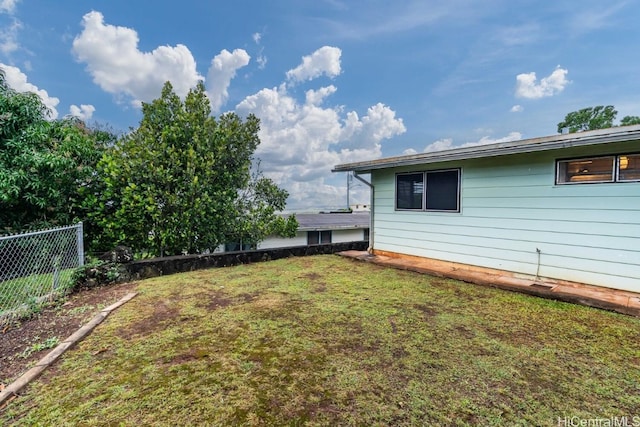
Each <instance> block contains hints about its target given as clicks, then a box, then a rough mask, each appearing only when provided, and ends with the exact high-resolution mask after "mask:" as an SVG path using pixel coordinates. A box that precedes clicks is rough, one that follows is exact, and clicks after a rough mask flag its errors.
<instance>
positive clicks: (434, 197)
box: [426, 169, 460, 212]
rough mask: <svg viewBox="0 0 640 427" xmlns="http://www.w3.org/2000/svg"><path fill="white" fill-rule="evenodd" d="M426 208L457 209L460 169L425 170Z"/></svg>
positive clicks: (435, 209) (437, 209) (430, 209)
mask: <svg viewBox="0 0 640 427" xmlns="http://www.w3.org/2000/svg"><path fill="white" fill-rule="evenodd" d="M426 175H427V210H428V211H456V212H457V211H458V210H459V208H458V181H459V179H458V178H459V175H460V171H458V170H457V169H456V170H447V171H437V172H427V173H426Z"/></svg>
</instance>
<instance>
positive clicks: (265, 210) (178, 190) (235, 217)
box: [93, 82, 295, 256]
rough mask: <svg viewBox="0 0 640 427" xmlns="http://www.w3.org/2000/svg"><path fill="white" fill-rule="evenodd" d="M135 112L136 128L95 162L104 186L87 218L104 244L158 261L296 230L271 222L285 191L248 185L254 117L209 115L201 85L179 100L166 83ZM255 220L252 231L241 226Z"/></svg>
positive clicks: (260, 183) (256, 122)
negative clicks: (139, 112)
mask: <svg viewBox="0 0 640 427" xmlns="http://www.w3.org/2000/svg"><path fill="white" fill-rule="evenodd" d="M142 112H143V118H142V120H141V122H140V125H139V127H138V128H137V129H135V130H133V131H132V132H131V133H129V134H128V135H125V136H124V137H123V138H121V139H120V140H119V141H118V143H117V144H116V146H115V147H113V149H111V150H109V151H108V152H107V153H106V154H105V156H104V157H103V159H102V160H101V162H100V164H99V170H100V174H101V176H102V177H103V179H104V186H105V188H104V191H102V192H101V194H99V195H96V197H97V202H98V203H97V204H98V205H99V206H100V208H99V209H98V210H97V211H96V212H95V213H94V215H93V217H94V218H95V219H96V221H97V222H98V223H99V224H100V226H101V227H102V228H103V229H104V230H105V233H104V235H103V237H104V242H105V243H106V242H109V243H111V244H115V243H120V244H126V245H128V246H130V247H132V248H133V249H134V250H135V251H136V252H143V253H146V254H148V255H160V256H162V255H176V254H180V253H185V252H186V253H199V252H202V251H205V250H209V249H214V248H216V247H217V246H218V245H219V244H221V243H225V242H227V241H229V240H230V239H234V240H236V239H238V238H240V239H242V238H244V239H245V240H247V239H249V240H254V241H256V242H257V241H259V240H261V239H263V238H264V237H265V236H266V235H267V234H270V233H271V232H273V231H276V232H277V231H283V232H286V233H288V235H292V233H291V228H293V232H295V227H288V228H287V227H284V229H282V230H280V229H278V227H279V226H281V225H282V224H281V222H280V221H278V220H276V219H275V210H279V209H282V208H284V202H285V200H286V197H287V193H286V192H285V191H284V190H281V189H278V188H277V186H275V185H274V184H273V182H271V181H270V180H267V179H266V178H262V177H261V178H260V179H261V180H260V181H258V182H254V181H252V175H251V172H250V171H251V165H252V160H253V153H254V151H255V150H256V147H257V146H258V144H259V142H260V140H259V138H258V130H259V120H258V119H257V118H256V117H255V116H253V115H250V116H248V117H247V118H246V119H245V120H242V119H241V118H240V117H239V116H237V115H236V114H233V113H227V114H223V115H222V116H220V117H219V118H218V119H216V118H214V117H212V116H211V107H210V103H209V99H208V98H207V96H206V94H205V88H204V85H203V84H202V82H201V83H199V84H198V85H197V86H196V87H195V88H194V89H192V90H191V91H190V92H189V93H188V95H187V96H186V98H185V100H184V101H182V100H181V99H180V97H178V96H177V95H176V94H175V92H174V91H173V87H172V86H171V84H170V83H169V82H167V83H166V84H165V85H164V87H163V89H162V93H161V96H160V98H158V99H156V100H154V101H152V102H151V103H144V104H143V106H142ZM263 190H264V191H263ZM247 195H249V196H248V197H249V199H251V200H252V201H255V202H257V204H256V205H255V206H258V209H257V213H256V212H255V210H253V209H247V206H248V205H251V203H250V202H249V203H248V202H245V201H244V198H243V197H244V196H247ZM260 206H261V207H260ZM254 214H255V215H254ZM252 215H253V217H252ZM256 217H260V218H259V219H257V221H258V223H259V224H260V225H259V226H258V227H253V226H252V227H250V226H248V225H246V224H248V223H252V222H251V221H253V219H256ZM293 221H295V219H293ZM239 224H245V225H244V226H242V225H240V226H239ZM292 224H294V223H293V222H292ZM256 230H258V231H256ZM245 231H246V232H245Z"/></svg>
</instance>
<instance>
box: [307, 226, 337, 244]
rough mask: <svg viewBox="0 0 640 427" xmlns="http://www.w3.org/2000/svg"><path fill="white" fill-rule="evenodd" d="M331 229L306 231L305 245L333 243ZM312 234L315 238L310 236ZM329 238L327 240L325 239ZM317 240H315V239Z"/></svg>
mask: <svg viewBox="0 0 640 427" xmlns="http://www.w3.org/2000/svg"><path fill="white" fill-rule="evenodd" d="M331 231H332V230H308V231H307V246H316V245H326V244H331V243H333V233H332V232H331ZM311 236H314V237H315V238H313V239H312V238H311ZM327 237H328V238H329V241H328V242H327V241H326V239H327ZM316 240H317V241H316Z"/></svg>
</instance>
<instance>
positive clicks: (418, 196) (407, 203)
mask: <svg viewBox="0 0 640 427" xmlns="http://www.w3.org/2000/svg"><path fill="white" fill-rule="evenodd" d="M423 192H424V174H423V173H411V174H404V175H397V177H396V208H397V209H422V194H423Z"/></svg>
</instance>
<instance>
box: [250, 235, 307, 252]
mask: <svg viewBox="0 0 640 427" xmlns="http://www.w3.org/2000/svg"><path fill="white" fill-rule="evenodd" d="M306 245H307V232H306V231H298V232H296V236H295V237H292V238H287V237H277V236H269V237H267V238H266V239H264V240H263V241H262V242H260V243H258V249H274V248H287V247H290V246H306Z"/></svg>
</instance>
